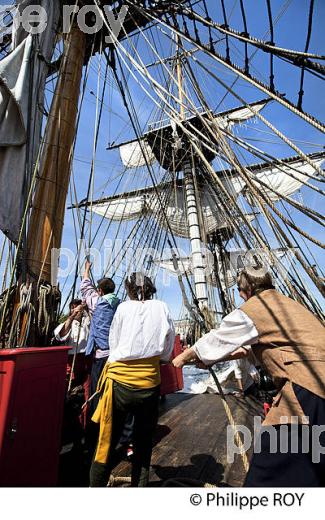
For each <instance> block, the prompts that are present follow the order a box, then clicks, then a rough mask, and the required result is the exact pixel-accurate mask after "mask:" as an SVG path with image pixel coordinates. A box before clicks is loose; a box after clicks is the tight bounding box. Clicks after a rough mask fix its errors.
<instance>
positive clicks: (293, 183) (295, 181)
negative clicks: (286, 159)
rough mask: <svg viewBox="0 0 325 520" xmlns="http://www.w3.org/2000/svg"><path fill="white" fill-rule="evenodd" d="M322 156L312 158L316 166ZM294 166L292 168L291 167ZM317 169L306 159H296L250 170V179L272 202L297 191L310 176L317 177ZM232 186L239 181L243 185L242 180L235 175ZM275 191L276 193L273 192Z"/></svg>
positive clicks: (308, 180)
mask: <svg viewBox="0 0 325 520" xmlns="http://www.w3.org/2000/svg"><path fill="white" fill-rule="evenodd" d="M324 160H325V159H324V158H318V159H313V162H314V163H315V164H316V165H317V166H321V165H322V164H323V162H324ZM293 168H294V169H293ZM317 175H318V174H317V171H316V170H315V169H314V168H313V167H312V166H311V165H310V164H308V163H307V162H306V161H301V160H297V161H294V162H290V164H284V165H274V166H272V165H271V166H270V165H266V166H265V168H263V169H261V170H260V171H258V172H256V173H255V172H251V179H252V181H253V183H254V184H255V185H256V187H257V188H258V189H259V190H260V191H261V192H263V193H265V194H266V195H267V196H268V197H269V198H270V199H271V200H272V201H273V202H276V201H278V200H280V199H281V195H283V196H285V197H289V196H290V195H293V194H294V193H295V192H296V191H298V190H299V189H300V188H301V186H302V185H303V183H308V182H310V177H315V178H316V177H317ZM254 178H256V179H259V180H261V181H262V182H263V183H265V184H266V185H267V187H266V186H264V185H262V184H260V183H259V182H258V181H257V182H256V181H254ZM231 181H232V182H233V184H234V186H236V185H237V184H238V182H239V183H242V186H243V185H244V181H243V180H242V179H241V178H240V177H239V176H237V175H236V176H235V177H233V178H232V179H231ZM273 190H274V191H273ZM275 192H277V193H275Z"/></svg>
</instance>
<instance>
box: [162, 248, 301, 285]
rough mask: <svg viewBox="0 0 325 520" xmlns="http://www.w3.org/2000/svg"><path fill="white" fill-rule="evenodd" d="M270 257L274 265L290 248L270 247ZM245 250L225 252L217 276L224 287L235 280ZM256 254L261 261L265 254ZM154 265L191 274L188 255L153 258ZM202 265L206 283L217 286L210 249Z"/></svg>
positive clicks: (174, 271)
mask: <svg viewBox="0 0 325 520" xmlns="http://www.w3.org/2000/svg"><path fill="white" fill-rule="evenodd" d="M272 253H273V255H272V258H271V259H268V258H267V260H268V262H271V265H275V264H276V263H277V260H280V259H282V258H283V257H285V256H288V257H290V255H291V251H290V249H283V248H278V249H272ZM246 254H247V251H245V250H243V249H240V250H237V251H230V252H228V251H227V252H226V253H225V259H224V260H225V263H226V272H225V275H226V276H224V274H223V271H222V269H220V271H219V278H220V281H221V284H222V285H223V286H225V287H228V288H230V287H232V286H234V285H235V284H236V282H237V272H238V269H239V268H243V267H244V265H245V258H246ZM256 256H257V258H258V259H259V261H262V262H263V260H265V259H266V256H265V255H264V254H263V251H262V250H261V251H260V252H258V251H257V252H256ZM250 261H251V265H256V258H255V259H254V258H251V259H250ZM154 263H155V265H157V266H159V267H161V268H162V269H165V270H166V271H168V272H170V273H172V274H173V275H176V274H178V273H180V274H181V275H183V276H184V275H185V274H188V275H192V274H193V262H192V259H191V258H190V257H183V258H181V259H177V260H176V261H175V260H174V259H163V260H160V259H156V260H154ZM203 266H204V267H205V269H206V273H207V274H208V275H210V277H209V278H208V283H210V284H211V285H213V286H214V287H217V286H218V282H217V279H216V276H215V274H214V269H215V267H214V258H213V255H212V253H211V252H210V251H206V254H205V255H204V257H203Z"/></svg>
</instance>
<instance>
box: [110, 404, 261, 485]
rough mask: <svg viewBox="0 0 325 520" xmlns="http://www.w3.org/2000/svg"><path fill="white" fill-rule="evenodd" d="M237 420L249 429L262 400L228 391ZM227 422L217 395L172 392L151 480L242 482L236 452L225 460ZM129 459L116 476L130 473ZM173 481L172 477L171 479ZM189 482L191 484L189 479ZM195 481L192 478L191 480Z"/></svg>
mask: <svg viewBox="0 0 325 520" xmlns="http://www.w3.org/2000/svg"><path fill="white" fill-rule="evenodd" d="M227 402H228V404H229V406H230V408H231V411H232V414H233V416H234V420H235V423H236V424H243V425H245V426H247V427H248V428H249V429H250V430H251V431H252V427H253V419H254V415H260V414H261V412H262V405H261V403H259V402H258V401H256V400H255V399H254V398H252V397H246V398H245V399H237V398H235V397H232V396H229V397H227ZM228 424H229V422H228V419H227V416H226V413H225V410H224V407H223V404H222V401H221V398H220V397H219V396H218V395H211V394H203V395H189V394H173V395H169V396H167V399H166V402H165V403H163V404H162V405H161V412H160V418H159V425H158V430H157V436H156V439H155V446H154V449H153V454H152V461H151V470H150V485H152V486H157V485H163V484H164V482H166V481H168V480H170V479H180V478H186V479H192V480H195V481H201V482H202V483H210V484H214V485H230V486H241V485H242V484H243V481H244V478H245V470H244V467H243V464H242V461H241V458H240V456H235V460H234V462H233V463H232V464H228V462H227V426H228ZM130 470H131V465H130V463H128V462H122V463H121V464H119V466H118V467H116V468H115V470H114V471H113V475H114V476H119V477H121V476H129V475H130ZM169 484H170V485H173V482H169ZM188 485H190V484H188ZM193 485H194V484H193Z"/></svg>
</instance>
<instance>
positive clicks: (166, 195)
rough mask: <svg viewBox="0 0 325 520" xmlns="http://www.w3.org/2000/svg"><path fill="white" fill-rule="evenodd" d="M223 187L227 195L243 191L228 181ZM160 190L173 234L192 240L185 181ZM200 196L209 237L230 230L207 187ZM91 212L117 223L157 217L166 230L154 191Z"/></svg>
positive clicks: (101, 204)
mask: <svg viewBox="0 0 325 520" xmlns="http://www.w3.org/2000/svg"><path fill="white" fill-rule="evenodd" d="M223 183H224V186H225V187H226V189H227V190H228V191H229V190H231V192H232V193H234V194H235V195H239V193H240V191H241V185H240V184H239V183H236V184H235V185H234V186H235V187H234V186H232V185H230V183H229V181H228V179H224V181H223ZM158 190H159V194H160V200H161V201H162V203H163V205H164V210H165V214H166V217H167V220H168V224H169V226H170V228H171V230H172V231H173V233H175V235H177V236H180V237H183V238H189V229H188V223H187V212H186V204H185V193H184V186H183V183H182V181H180V182H178V183H177V185H174V183H166V184H164V185H160V186H159V187H158ZM236 190H237V191H236ZM199 196H200V205H201V208H202V214H203V218H204V224H205V229H206V231H207V233H212V232H213V231H215V230H216V229H221V228H224V227H227V226H228V225H229V222H228V220H227V218H226V215H225V213H224V212H223V211H222V208H219V207H218V206H217V205H216V202H215V199H214V197H213V196H212V194H211V192H210V189H209V187H208V186H207V185H203V186H202V187H201V188H199ZM92 210H93V211H94V213H97V214H98V215H101V216H103V217H105V218H107V219H110V220H116V221H120V220H134V219H138V218H139V217H140V216H141V215H148V216H150V215H154V216H155V215H156V216H159V217H158V218H159V222H160V224H161V225H162V226H164V227H167V224H166V221H165V219H164V218H163V215H162V212H161V209H160V201H159V197H158V195H157V192H156V191H155V189H154V188H153V187H150V188H146V189H141V190H138V191H137V192H129V193H125V194H123V195H122V196H120V197H110V198H108V199H105V201H103V202H100V201H98V202H95V203H93V205H92ZM156 218H157V217H156Z"/></svg>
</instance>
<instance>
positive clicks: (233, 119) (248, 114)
mask: <svg viewBox="0 0 325 520" xmlns="http://www.w3.org/2000/svg"><path fill="white" fill-rule="evenodd" d="M266 104H267V101H263V102H261V103H256V104H254V103H253V104H252V107H253V108H254V112H253V110H251V109H250V108H248V107H243V108H238V109H236V110H233V111H231V112H229V113H227V114H224V115H219V116H216V117H215V121H216V122H217V123H218V126H219V127H220V128H221V129H222V130H229V129H230V128H231V127H232V126H233V125H235V124H237V123H242V122H244V121H247V120H248V119H251V118H253V117H255V112H260V111H261V110H263V108H264V107H265V105H266Z"/></svg>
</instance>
